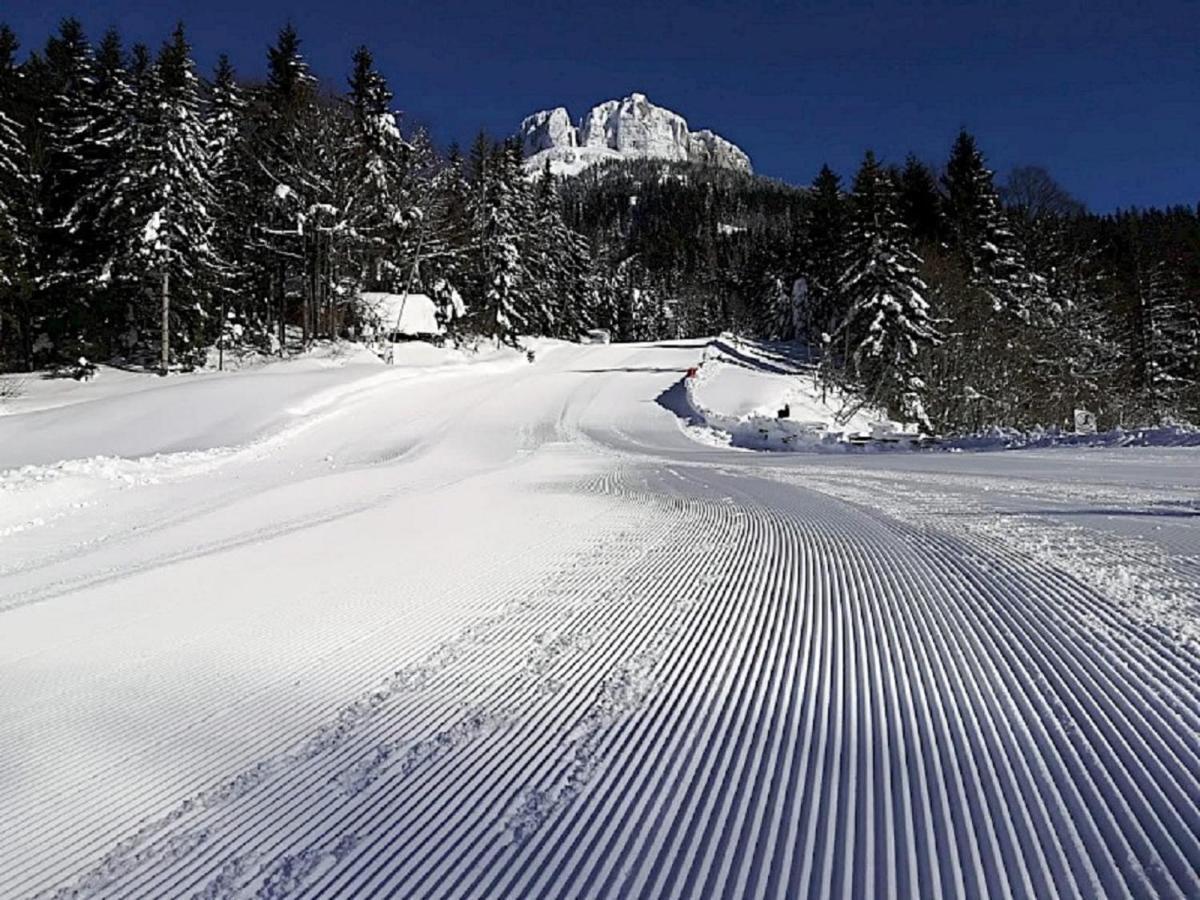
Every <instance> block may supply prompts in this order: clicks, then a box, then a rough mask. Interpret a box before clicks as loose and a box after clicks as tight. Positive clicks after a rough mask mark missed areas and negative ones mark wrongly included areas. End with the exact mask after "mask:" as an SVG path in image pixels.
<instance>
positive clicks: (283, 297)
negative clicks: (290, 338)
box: [276, 265, 287, 357]
mask: <svg viewBox="0 0 1200 900" xmlns="http://www.w3.org/2000/svg"><path fill="white" fill-rule="evenodd" d="M276 281H277V288H278V290H279V355H280V357H283V356H284V348H285V346H286V345H287V284H286V283H285V282H286V279H285V278H284V271H283V266H282V265H280V266H279V271H278V273H277V275H276Z"/></svg>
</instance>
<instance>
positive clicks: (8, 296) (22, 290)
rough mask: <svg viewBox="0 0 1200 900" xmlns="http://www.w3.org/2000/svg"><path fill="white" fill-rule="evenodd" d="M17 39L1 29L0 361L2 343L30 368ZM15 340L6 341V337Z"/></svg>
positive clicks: (26, 196)
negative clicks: (20, 357)
mask: <svg viewBox="0 0 1200 900" xmlns="http://www.w3.org/2000/svg"><path fill="white" fill-rule="evenodd" d="M17 49H18V44H17V39H16V36H15V35H14V34H13V32H12V30H11V29H9V28H8V27H7V26H0V363H2V362H3V352H4V349H5V345H6V344H10V345H14V350H16V349H17V347H18V346H19V350H20V355H21V356H24V357H25V359H24V360H22V362H23V363H24V364H25V365H26V366H28V365H29V362H30V361H29V359H28V357H29V350H30V346H29V335H28V334H27V328H26V327H25V326H26V323H27V320H28V318H29V316H28V312H29V299H30V294H31V291H32V282H31V276H32V273H31V271H30V265H31V262H32V259H31V255H32V254H33V253H34V252H35V251H36V248H35V246H34V244H33V234H32V233H31V232H32V228H31V225H32V218H31V211H32V210H31V203H32V199H33V196H32V192H33V182H32V173H31V171H30V160H29V154H28V151H27V149H26V146H25V139H24V138H25V136H24V129H23V127H22V126H21V124H20V122H19V121H18V112H17V96H18V95H17V92H18V80H19V77H20V76H19V73H18V71H17V66H16V52H17ZM10 334H11V335H12V336H13V337H14V338H15V340H9V339H8V338H9V335H10Z"/></svg>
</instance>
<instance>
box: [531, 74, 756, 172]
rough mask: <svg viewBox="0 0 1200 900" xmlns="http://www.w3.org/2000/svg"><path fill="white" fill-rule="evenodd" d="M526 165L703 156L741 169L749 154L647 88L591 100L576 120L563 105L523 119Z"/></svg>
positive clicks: (555, 168)
mask: <svg viewBox="0 0 1200 900" xmlns="http://www.w3.org/2000/svg"><path fill="white" fill-rule="evenodd" d="M519 134H520V136H521V140H522V142H523V144H524V147H525V158H526V159H525V165H526V168H527V170H528V171H530V172H538V171H541V169H542V168H543V166H544V165H545V163H546V160H549V161H550V169H551V171H552V172H554V174H556V175H573V174H576V173H577V172H580V171H582V170H583V169H585V168H587V167H588V166H590V165H593V164H595V163H597V162H601V161H602V160H606V159H640V158H649V159H664V160H670V161H673V162H699V163H707V164H710V165H715V166H722V167H725V168H729V169H737V170H739V171H743V172H751V171H753V170H752V168H751V165H750V157H749V156H747V155H746V154H745V152H743V151H742V150H741V148H739V147H737V146H736V145H735V144H733V143H731V142H729V141H727V140H725V139H724V138H723V137H720V136H719V135H716V134H714V133H713V132H711V131H707V130H704V131H690V130H688V124H687V120H686V119H684V118H683V116H681V115H679V113H676V112H672V111H671V110H669V109H664V108H663V107H661V106H655V105H654V104H653V103H651V102H650V101H649V100H647V99H646V95H645V94H630V95H629V96H628V97H626V98H625V99H623V100H608V101H606V102H604V103H601V104H598V105H597V106H593V107H592V108H591V110H590V111H589V112H588V113H587V115H585V116H584V117H583V118H581V119H580V120H579V122H578V124H572V121H571V116H570V113H568V112H567V110H566V109H565V108H563V107H561V106H559V107H556V108H555V109H547V110H542V111H541V112H536V113H534V114H533V115H531V116H528V117H526V119H525V120H524V121H523V122H522V123H521V127H520V130H519Z"/></svg>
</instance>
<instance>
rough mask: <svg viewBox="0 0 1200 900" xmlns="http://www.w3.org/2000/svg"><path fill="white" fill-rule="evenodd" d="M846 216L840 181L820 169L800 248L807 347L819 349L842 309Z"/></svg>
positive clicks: (803, 330)
mask: <svg viewBox="0 0 1200 900" xmlns="http://www.w3.org/2000/svg"><path fill="white" fill-rule="evenodd" d="M846 241H847V214H846V200H845V198H844V197H843V195H842V188H841V179H839V178H838V176H837V175H835V174H834V172H833V170H832V169H830V168H829V166H822V167H821V171H820V173H818V175H817V177H816V179H815V180H814V181H813V184H812V194H811V201H810V205H809V212H808V217H807V221H806V223H805V237H804V241H803V246H802V248H801V255H802V257H803V260H804V262H803V272H802V274H803V276H804V281H805V284H806V285H807V287H808V292H807V294H806V296H805V300H806V302H805V305H804V308H803V309H801V310H800V311H799V315H800V319H801V321H800V324H799V328H798V330H799V331H800V332H801V334H802V335H803V336H804V338H805V339H806V340H807V341H808V343H809V344H810V346H814V347H819V346H821V344H822V341H823V338H824V336H825V335H827V334H828V333H829V332H831V331H832V330H833V329H834V327H836V325H837V324H838V322H839V321H840V320H841V318H842V317H843V316H844V314H845V309H842V308H839V306H838V298H839V292H838V287H837V284H838V279H839V278H840V277H841V275H842V268H843V261H844V258H845V254H846Z"/></svg>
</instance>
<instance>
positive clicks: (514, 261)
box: [470, 135, 541, 344]
mask: <svg viewBox="0 0 1200 900" xmlns="http://www.w3.org/2000/svg"><path fill="white" fill-rule="evenodd" d="M519 153H520V150H519V145H516V144H515V142H511V141H510V142H508V143H502V144H499V145H497V146H489V145H488V142H487V140H486V138H484V136H483V135H480V137H479V138H478V139H477V140H476V143H475V146H474V147H473V148H472V153H471V163H472V176H473V182H474V183H473V184H472V191H471V206H470V211H471V223H472V241H471V243H472V245H473V247H474V254H473V255H474V257H475V264H474V269H475V279H474V280H475V284H476V290H477V292H478V297H477V300H476V303H475V304H474V305H475V307H476V315H475V319H476V327H477V328H478V329H479V330H480V332H481V333H483V334H487V335H490V336H491V337H493V338H494V339H495V340H497V341H502V342H506V343H511V344H515V343H516V341H517V337H518V335H520V334H522V333H525V332H527V331H528V330H529V328H530V327H531V326H532V327H536V326H537V323H538V321H539V317H540V315H541V312H540V311H535V310H534V309H532V308H531V305H532V304H531V303H530V299H531V298H530V294H529V288H530V285H529V268H528V260H527V259H526V258H525V256H524V254H523V248H524V247H525V246H526V240H527V235H528V233H529V225H530V220H531V218H532V211H531V206H530V204H529V197H528V188H527V183H526V181H525V179H524V176H523V174H522V171H521V164H520V158H519Z"/></svg>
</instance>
